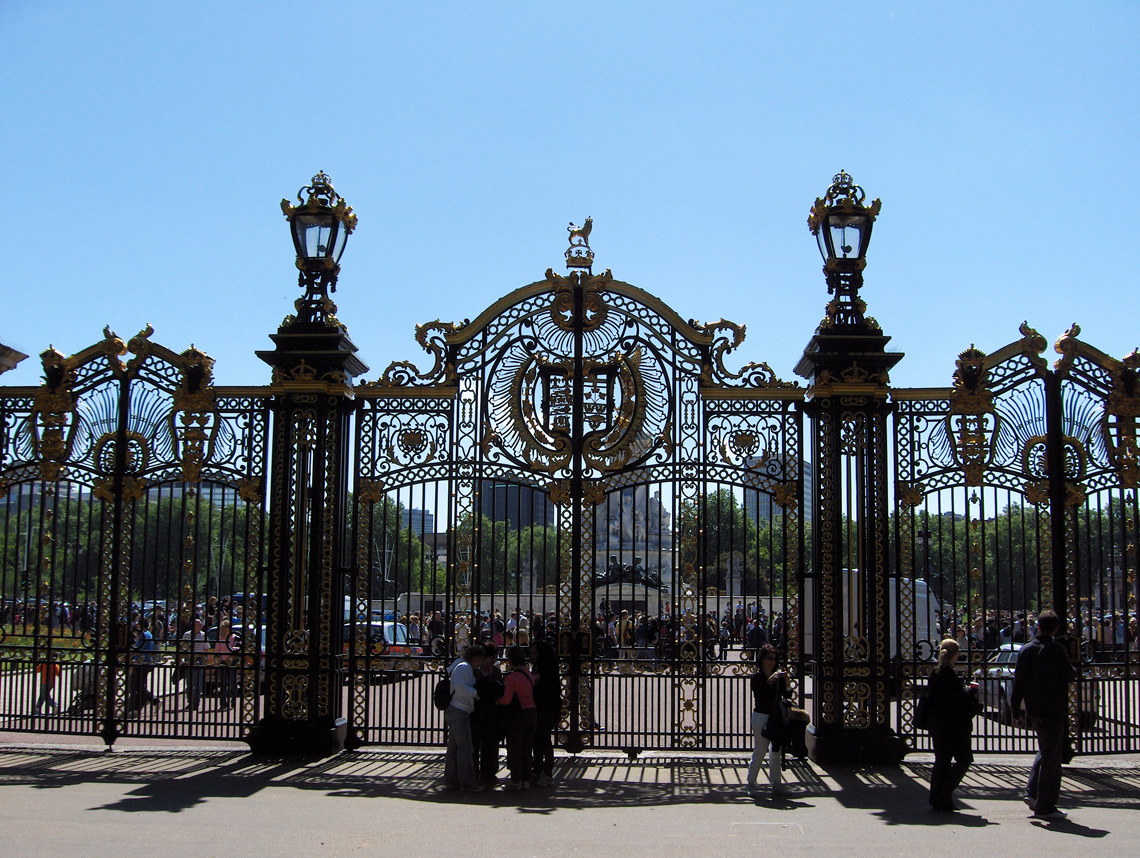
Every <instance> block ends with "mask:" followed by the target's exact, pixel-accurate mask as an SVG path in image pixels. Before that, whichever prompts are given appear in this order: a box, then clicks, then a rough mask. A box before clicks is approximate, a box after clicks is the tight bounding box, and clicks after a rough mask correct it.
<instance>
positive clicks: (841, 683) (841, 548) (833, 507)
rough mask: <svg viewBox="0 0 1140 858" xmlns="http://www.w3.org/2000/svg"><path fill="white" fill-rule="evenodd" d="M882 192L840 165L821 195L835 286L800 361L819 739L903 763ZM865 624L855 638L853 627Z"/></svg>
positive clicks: (846, 756)
mask: <svg viewBox="0 0 1140 858" xmlns="http://www.w3.org/2000/svg"><path fill="white" fill-rule="evenodd" d="M880 205H881V204H880V202H879V200H874V201H873V202H872V203H870V204H869V205H868V204H867V203H866V196H865V194H864V193H863V189H862V188H860V187H859V186H858V185H856V184H855V183H854V182H853V181H852V179H851V177H850V176H849V175H848V174H847V173H846V172H842V171H841V172H840V173H838V174H837V175H836V176H835V177H834V179H833V180H832V183H831V187H830V188H828V190H827V193H826V194H825V195H824V196H823V197H819V198H817V199H816V201H815V204H814V205H813V206H812V207H811V212H810V214H809V216H808V227H809V228H810V230H811V232H812V234H813V235H814V236H815V238H816V242H817V243H818V245H819V252H820V255H821V256H822V257H823V273H824V277H825V278H826V281H827V291H828V294H829V295H830V296H831V298H830V300H829V301H828V303H827V308H826V314H825V316H824V318H823V320H822V321H821V322H820V323H819V327H818V328H817V329H816V331H815V334H814V336H813V337H812V338H811V341H810V342H809V343H808V345H807V348H805V349H804V354H803V357H802V358H801V359H800V361H799V363H798V364H797V365H796V372H797V373H798V374H800V375H802V376H804V377H805V378H807V379H809V386H808V389H807V392H806V399H807V401H806V403H805V410H806V412H807V413H808V415H809V417H810V419H811V429H810V431H811V444H812V450H813V455H812V459H813V462H814V467H815V472H814V473H815V481H816V485H815V490H814V491H813V492H812V504H813V530H812V573H811V576H812V578H813V581H814V587H813V590H812V592H813V600H814V605H813V607H814V611H813V614H812V616H813V618H814V621H815V623H816V627H815V628H814V629H813V630H812V634H813V640H814V642H815V649H816V652H815V653H814V655H815V675H814V677H813V681H814V693H813V698H812V705H813V707H814V708H815V713H814V717H813V719H812V720H813V722H814V723H813V726H812V728H811V730H810V732H809V736H808V746H809V749H810V750H811V752H812V754H813V756H814V757H815V758H816V759H817V760H820V761H822V762H828V761H848V762H879V763H885V762H897V761H899V760H901V759H902V756H903V754H905V753H906V750H907V748H906V743H905V742H904V741H903V740H902V739H901V738H900V737H899V736H897V735H896V734H895V733H894V731H893V729H892V728H891V726H890V716H889V712H890V705H889V692H890V685H891V678H892V677H891V671H892V656H893V653H891V651H890V649H891V643H890V641H891V637H890V626H891V620H890V618H891V616H892V611H893V610H894V608H893V606H892V604H891V598H890V579H891V577H892V564H893V562H894V561H893V559H892V557H891V556H890V550H889V546H890V545H891V540H892V537H891V532H890V526H889V522H890V501H889V498H888V493H887V492H886V491H885V490H884V489H883V487H884V486H887V485H888V484H889V480H890V471H889V469H888V452H887V449H888V448H887V434H888V433H887V426H888V424H887V421H888V416H889V414H890V411H891V409H892V405H891V403H890V387H889V371H890V369H891V368H892V367H893V366H894V365H895V364H896V363H898V362H899V360H901V359H902V357H903V356H902V355H901V354H898V353H894V354H888V353H887V351H886V344H887V342H888V341H889V340H890V337H887V336H885V335H884V334H883V332H882V330H881V329H880V328H879V324H878V322H876V321H875V320H874V319H873V318H872V317H870V316H868V315H866V309H867V307H866V304H865V303H864V302H863V300H862V299H861V298H860V297H859V290H860V288H861V287H862V285H863V269H864V268H865V267H866V256H867V248H868V245H869V244H870V241H871V229H872V227H873V225H874V222H875V218H876V217H877V216H878V214H879V209H880ZM855 623H858V633H857V634H856V635H853V636H852V637H851V638H850V639H845V636H844V631H845V629H847V628H855V625H854V624H855Z"/></svg>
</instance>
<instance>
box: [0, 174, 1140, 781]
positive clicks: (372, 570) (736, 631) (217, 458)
mask: <svg viewBox="0 0 1140 858" xmlns="http://www.w3.org/2000/svg"><path fill="white" fill-rule="evenodd" d="M308 190H309V191H310V199H309V201H308V202H305V203H302V205H301V206H299V207H295V206H291V205H289V204H287V203H286V204H285V211H286V215H287V216H288V217H290V219H291V223H292V224H293V227H294V232H295V236H294V238H295V240H296V241H297V245H298V253H299V254H300V253H301V252H302V249H303V248H309V247H310V245H312V248H313V249H314V252H316V253H317V255H316V256H314V257H313V258H308V257H306V258H304V259H302V258H301V257H300V256H299V257H298V258H299V263H298V264H299V268H300V270H301V275H300V282H301V285H302V287H303V288H304V290H305V293H304V297H303V298H302V299H301V300H299V301H298V302H297V315H295V316H290V317H287V318H286V320H285V322H284V323H283V324H282V326H281V328H280V329H279V330H278V332H277V334H275V335H273V339H274V340H275V343H276V349H275V350H274V351H272V352H260V353H259V354H260V355H261V356H262V357H263V358H264V359H265V360H266V361H267V362H268V363H269V364H271V365H272V366H273V368H274V373H273V382H272V384H271V385H269V386H266V387H251V388H224V387H215V386H213V384H212V365H213V362H212V361H211V359H210V358H208V357H207V356H206V355H204V354H202V353H201V352H199V351H197V350H196V349H194V348H190V349H188V350H186V351H184V352H182V353H181V354H176V353H174V352H173V351H171V350H169V349H167V348H164V347H162V346H160V345H157V344H155V343H152V342H151V340H150V336H151V333H152V332H151V331H150V329H149V328H148V329H147V330H146V331H143V332H141V333H140V334H139V335H137V336H136V337H134V338H132V339H131V340H130V341H129V342H127V343H124V342H123V341H122V340H121V339H120V338H118V337H117V336H116V335H115V334H114V333H113V332H111V331H105V336H104V339H103V341H102V342H100V343H98V344H96V345H94V346H92V347H91V348H88V349H86V350H84V351H82V352H80V353H78V354H76V355H73V356H71V357H65V356H64V355H62V354H59V353H57V352H55V351H54V350H49V351H47V352H45V353H44V354H43V355H42V359H43V366H44V383H43V384H42V385H41V386H39V387H36V388H6V389H3V390H0V498H2V499H3V501H4V503H3V506H2V507H0V730H7V731H35V732H69V733H87V734H92V735H99V736H102V737H103V738H104V739H105V740H106V741H107V742H108V743H111V742H113V741H114V740H115V739H116V738H117V737H119V736H124V735H129V736H161V737H183V738H191V737H202V738H207V737H208V738H230V739H242V740H245V741H248V742H249V743H250V744H251V746H252V747H254V748H255V749H259V748H262V749H268V750H273V751H274V752H276V751H279V750H281V749H286V750H288V749H296V748H303V749H307V750H321V749H328V748H332V747H337V746H339V744H340V742H341V741H346V742H347V744H348V745H349V746H354V745H361V744H365V743H392V744H398V743H404V744H425V743H426V744H433V743H439V742H441V741H442V739H443V737H444V727H443V719H442V717H441V716H440V714H439V713H438V712H436V711H435V710H434V709H433V708H432V706H431V699H430V698H431V688H432V685H433V682H434V674H435V672H436V671H438V669H440V668H442V667H443V666H444V665H445V664H446V663H447V662H448V661H449V660H450V659H452V658H453V657H454V656H455V654H456V653H457V652H458V651H460V650H461V648H462V647H463V646H464V645H465V644H466V643H468V642H471V641H474V640H479V639H483V638H484V637H489V638H491V639H492V640H494V641H496V642H497V643H508V642H510V641H512V640H513V641H516V642H526V641H530V642H535V641H540V640H545V641H546V642H548V643H549V644H550V645H551V646H552V647H553V648H554V650H555V652H556V655H557V658H558V663H559V669H560V671H561V675H562V680H563V713H562V722H561V726H560V730H559V738H560V741H561V743H562V744H563V745H564V746H565V747H566V748H568V749H570V750H572V751H577V750H581V749H583V748H586V747H598V748H615V749H622V750H625V751H628V752H631V753H633V752H636V751H639V750H648V749H657V748H700V749H741V748H745V747H748V746H749V744H750V741H751V739H750V733H749V729H748V722H747V718H748V712H749V708H750V707H749V701H748V693H749V690H748V677H749V676H750V675H751V674H752V672H753V670H754V664H753V661H752V655H753V653H754V651H755V647H756V646H757V645H759V644H760V643H761V641H762V640H767V641H770V642H771V643H773V644H774V645H775V646H776V647H777V648H778V649H779V650H780V653H781V658H783V659H784V660H785V661H786V663H787V665H788V668H789V671H790V673H791V675H792V677H793V680H794V682H793V688H794V691H795V694H796V696H797V699H798V701H799V702H800V703H801V704H804V703H806V702H807V701H808V700H810V701H811V704H810V708H811V710H812V712H813V715H814V718H815V721H816V728H815V729H816V732H815V734H814V738H815V741H816V742H817V745H816V750H817V753H820V754H821V755H822V754H823V753H825V752H826V753H829V754H834V755H837V756H842V755H843V754H844V753H846V752H847V751H848V750H849V749H855V750H856V751H857V752H858V754H861V755H863V757H864V758H878V759H889V758H891V757H892V755H894V756H895V757H897V756H898V755H899V754H900V753H901V752H903V751H905V750H906V747H907V745H906V744H904V743H903V742H902V741H900V738H899V737H900V736H901V737H902V739H905V740H906V743H909V746H910V747H924V746H925V745H926V742H927V739H926V736H925V735H924V734H920V733H917V732H916V731H915V729H914V725H913V700H914V694H915V690H916V686H917V684H918V683H920V682H922V680H923V677H924V676H925V675H926V674H928V673H929V672H930V670H931V668H932V666H933V661H932V658H933V655H934V652H935V650H936V647H937V642H938V639H939V638H940V637H941V636H942V635H943V634H956V635H958V636H959V637H960V639H961V640H962V642H963V644H964V646H965V647H966V649H967V650H968V659H967V661H968V670H969V671H970V672H971V673H976V675H977V677H978V679H979V681H980V682H981V684H982V691H983V696H984V698H985V700H986V701H987V704H988V706H989V709H988V712H987V714H986V715H985V716H984V717H983V718H982V721H981V723H980V725H979V730H978V735H979V736H980V744H981V747H982V748H984V749H985V750H990V751H1028V750H1031V748H1030V745H1031V742H1030V740H1029V738H1028V737H1027V735H1026V734H1024V733H1021V732H1018V731H1015V730H1013V729H1012V728H1011V727H1010V725H1009V724H1008V722H1009V719H1010V713H1009V711H1008V708H1009V707H1008V702H1009V701H1008V683H1009V678H1008V673H1009V671H1010V663H1011V661H1012V659H1013V658H1014V657H1015V650H1016V646H1017V645H1019V644H1020V642H1021V641H1022V640H1025V639H1028V637H1029V636H1031V634H1032V629H1031V625H1032V617H1033V614H1034V613H1035V612H1037V611H1039V610H1041V609H1043V608H1046V607H1053V608H1054V609H1056V610H1057V612H1058V613H1059V614H1061V615H1063V616H1065V617H1067V618H1068V620H1069V622H1070V624H1071V634H1070V637H1069V641H1070V647H1071V656H1072V658H1073V660H1074V662H1075V663H1078V664H1080V665H1081V679H1080V681H1079V683H1078V684H1077V685H1076V686H1074V688H1073V690H1072V696H1071V701H1070V703H1071V705H1070V710H1071V723H1070V730H1071V734H1072V736H1073V738H1074V743H1075V745H1076V748H1077V750H1078V751H1081V752H1084V753H1109V752H1123V751H1134V750H1136V749H1137V747H1140V727H1138V726H1137V725H1138V723H1140V717H1138V715H1140V698H1138V693H1140V682H1138V679H1140V677H1138V671H1140V656H1138V654H1137V641H1138V640H1140V635H1138V634H1137V630H1136V628H1135V622H1136V615H1137V606H1136V595H1137V584H1136V570H1137V566H1138V565H1140V555H1138V551H1137V541H1136V533H1137V529H1138V527H1140V511H1138V509H1137V498H1136V494H1137V487H1138V484H1140V458H1138V456H1140V453H1138V449H1137V422H1138V420H1140V354H1136V353H1134V354H1132V355H1130V356H1128V357H1127V358H1125V359H1123V360H1115V359H1113V358H1110V357H1108V356H1106V355H1104V354H1103V353H1101V352H1100V351H1098V350H1096V349H1094V348H1093V347H1091V346H1089V345H1087V344H1085V343H1083V342H1081V341H1080V340H1079V339H1078V334H1079V331H1078V330H1077V329H1076V326H1074V328H1073V329H1072V330H1071V331H1070V332H1069V333H1067V334H1066V335H1065V336H1063V337H1062V338H1061V339H1060V340H1059V341H1058V342H1057V346H1056V347H1057V351H1058V352H1059V353H1060V355H1061V359H1060V360H1059V361H1057V362H1056V364H1055V365H1053V366H1052V367H1050V366H1049V364H1048V363H1047V362H1046V360H1045V359H1044V358H1043V357H1042V353H1043V351H1044V349H1045V341H1044V340H1043V339H1042V338H1041V337H1040V336H1039V335H1038V334H1037V333H1036V332H1035V331H1032V330H1031V329H1029V328H1028V327H1023V329H1022V335H1023V336H1022V339H1021V340H1020V341H1018V342H1016V343H1014V344H1012V345H1010V346H1007V347H1006V348H1004V349H1001V350H999V351H998V352H996V353H994V354H992V355H986V354H984V353H982V352H980V351H978V350H977V349H974V348H971V349H969V350H967V351H965V352H963V353H962V355H961V356H960V359H959V361H958V368H957V371H956V372H955V373H954V383H953V387H952V388H931V389H922V390H904V389H893V388H891V387H890V385H889V381H888V372H889V370H890V368H891V367H893V366H894V364H895V363H896V362H897V361H898V360H899V359H901V357H902V356H901V355H899V354H897V353H888V352H887V351H886V350H885V346H886V343H887V341H888V339H889V338H888V337H886V336H885V335H884V334H883V332H882V331H881V330H880V329H879V326H878V324H877V323H876V322H874V320H873V319H872V318H871V317H869V316H866V315H865V313H864V310H865V304H864V303H863V302H862V300H861V299H860V298H859V296H858V290H859V286H860V284H861V282H862V265H863V258H862V256H861V254H862V252H863V251H865V249H866V241H867V238H868V236H869V231H870V225H869V224H870V221H869V220H867V218H870V219H871V220H873V216H874V214H875V213H877V211H878V201H875V202H874V203H873V204H872V205H871V206H870V207H866V206H863V205H862V191H861V189H858V188H857V187H856V186H853V185H852V184H851V182H850V177H849V176H846V174H840V176H837V177H836V182H835V184H833V186H832V188H831V189H830V190H829V192H828V197H827V198H826V199H825V200H817V206H816V208H814V209H813V217H812V221H810V223H812V224H813V231H820V230H822V231H821V232H820V234H821V235H823V234H825V233H827V230H828V229H834V230H836V231H837V233H836V236H832V237H831V238H827V239H824V240H823V243H822V244H821V249H823V248H826V249H825V250H824V253H825V272H826V274H827V278H828V285H829V289H830V290H831V291H832V292H833V293H834V295H835V297H834V299H833V300H832V301H831V302H829V303H828V305H827V316H826V317H825V319H824V320H823V321H822V322H821V324H820V327H819V328H818V329H817V331H816V333H815V336H814V337H813V339H812V340H811V342H810V343H809V346H808V348H807V350H806V351H805V353H804V356H803V358H802V360H801V362H800V364H799V366H798V367H797V371H799V372H801V373H802V374H803V375H805V377H808V378H809V379H810V383H809V385H808V386H807V387H806V388H801V387H798V386H797V385H795V384H790V383H787V382H783V381H780V380H779V379H777V378H776V377H775V376H774V374H773V373H772V371H771V370H770V369H769V367H768V366H767V365H765V364H750V365H748V366H745V367H743V368H742V369H740V370H739V371H734V370H732V369H730V368H729V367H728V366H727V365H726V358H727V357H728V356H729V355H731V353H732V352H733V350H734V349H735V348H736V347H737V346H739V345H740V343H741V341H742V339H743V336H744V328H743V327H742V326H738V325H735V324H733V323H731V322H725V321H720V322H716V323H712V324H701V323H698V322H685V321H683V320H682V319H681V318H680V317H679V316H678V315H677V314H676V313H675V312H674V311H673V310H672V309H670V308H669V307H667V306H665V305H663V304H662V303H661V302H660V301H659V300H657V299H656V298H654V297H653V296H651V295H649V294H648V293H646V292H643V291H642V290H640V289H637V288H635V287H633V286H631V285H629V284H627V283H623V282H620V281H618V280H615V279H613V278H612V277H611V275H610V273H609V272H608V271H607V272H605V273H604V274H600V275H594V274H593V273H592V268H591V264H592V255H591V254H590V251H589V247H588V245H587V244H586V243H585V237H584V234H585V233H588V226H587V227H583V228H581V229H577V230H575V231H572V241H571V248H570V250H569V251H568V252H567V260H568V263H569V267H570V268H571V269H572V271H571V273H570V275H569V276H560V275H556V274H554V272H553V271H548V272H547V274H546V277H545V279H543V280H541V281H539V282H536V283H533V284H531V285H529V286H525V287H523V288H521V289H519V290H517V291H515V292H513V293H511V294H509V295H507V296H505V297H504V298H502V299H501V300H500V301H498V302H497V303H496V304H494V305H493V306H491V307H490V308H488V309H487V310H486V311H485V312H484V313H482V314H481V315H480V316H479V317H478V318H476V319H475V320H474V321H473V322H467V321H465V322H463V323H462V324H445V323H441V322H434V323H431V324H428V325H424V326H421V327H420V328H419V329H418V331H417V339H418V341H419V343H420V344H421V345H422V346H423V347H424V349H425V350H426V352H427V353H428V354H429V356H430V358H431V360H432V361H433V364H432V366H431V367H430V368H428V369H426V370H425V371H422V372H421V371H420V370H419V369H417V367H415V366H414V365H412V364H410V363H406V362H398V363H393V364H392V365H391V366H389V367H388V369H387V370H386V371H385V372H384V373H382V374H381V376H380V377H379V379H378V380H376V381H373V382H367V383H363V384H358V385H356V386H355V387H354V385H353V383H352V379H353V378H354V377H357V376H360V375H361V374H362V373H363V372H364V371H365V370H366V367H365V366H364V365H363V363H361V362H360V361H359V360H358V359H357V358H356V357H355V354H354V353H355V347H354V346H353V345H352V344H351V342H350V341H349V340H348V337H347V330H346V329H345V327H344V325H343V324H341V323H340V322H339V321H338V320H337V319H336V317H335V311H336V307H335V305H334V304H333V303H332V301H331V300H330V299H329V296H328V293H329V291H331V286H332V285H333V284H334V283H335V281H336V273H337V271H339V268H338V267H337V266H336V260H335V259H333V258H331V257H327V253H328V252H332V251H335V250H336V248H337V247H341V248H342V247H343V241H341V242H340V243H339V244H338V243H337V242H336V241H331V240H329V239H328V236H327V235H326V236H324V237H323V238H322V237H321V235H323V233H321V230H322V229H326V230H327V229H329V228H330V226H329V223H328V222H326V221H329V222H332V221H335V222H336V224H339V227H337V228H338V229H339V228H343V229H344V230H345V231H346V232H345V234H347V232H351V229H352V228H353V227H354V226H355V222H356V220H355V215H353V214H352V211H351V209H350V208H348V207H347V206H346V205H345V204H344V201H343V200H342V199H340V198H339V196H338V195H336V194H335V192H334V191H333V190H332V187H331V184H329V183H328V181H327V177H324V176H323V174H320V175H319V176H318V177H315V178H314V184H313V186H311V187H309V188H308ZM299 200H300V195H299ZM322 218H324V219H325V220H322ZM853 218H854V219H858V218H862V221H860V223H861V224H862V225H861V226H860V227H859V231H860V238H859V240H858V241H855V242H854V244H851V243H847V242H849V241H854V240H853V239H850V238H844V237H843V235H842V233H843V231H844V230H854V229H855V227H854V226H852V224H853V222H854V221H853ZM330 219H331V220H330ZM829 219H830V220H829ZM825 223H826V224H830V226H828V227H827V228H826V229H825V228H824V224H825ZM314 230H315V231H316V233H317V234H318V235H316V236H315V237H313V236H309V235H308V233H309V232H311V231H314ZM330 234H331V233H330ZM827 234H829V233H827ZM309 238H313V241H312V242H309V240H308V239H309ZM836 240H838V241H839V244H838V245H836V243H835V241H836ZM855 246H857V247H858V248H859V254H860V255H858V256H852V255H849V254H851V253H853V252H854V251H853V250H852V248H853V247H855ZM321 254H326V256H322V255H321ZM128 355H130V357H127V356H128ZM808 438H810V442H809V441H808V440H807V439H808ZM270 439H272V441H271V440H270ZM350 493H351V494H350ZM195 615H198V618H199V619H200V620H201V621H202V625H201V628H200V629H199V628H198V627H197V624H196V622H195ZM821 749H823V750H821Z"/></svg>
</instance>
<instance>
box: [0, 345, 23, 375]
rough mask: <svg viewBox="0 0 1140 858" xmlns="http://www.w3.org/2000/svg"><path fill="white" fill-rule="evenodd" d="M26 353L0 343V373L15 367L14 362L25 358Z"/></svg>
mask: <svg viewBox="0 0 1140 858" xmlns="http://www.w3.org/2000/svg"><path fill="white" fill-rule="evenodd" d="M26 357H27V355H26V354H24V353H23V352H18V351H16V350H15V349H13V348H10V347H9V346H6V345H4V344H3V343H0V373H5V372H7V371H8V370H10V369H15V368H16V364H18V363H19V362H20V361H22V360H23V359H24V358H26Z"/></svg>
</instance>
